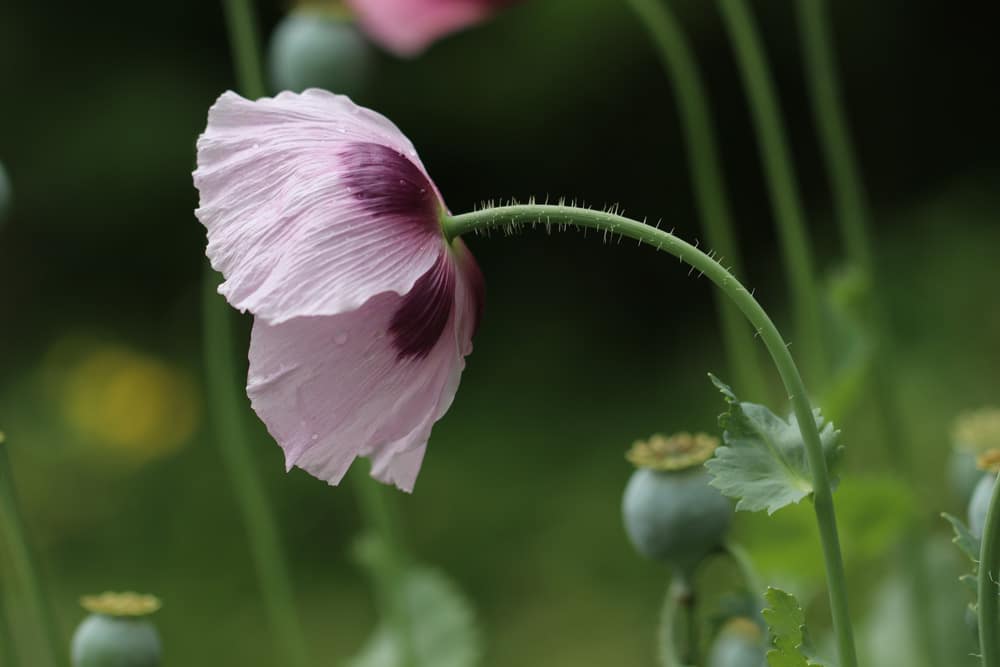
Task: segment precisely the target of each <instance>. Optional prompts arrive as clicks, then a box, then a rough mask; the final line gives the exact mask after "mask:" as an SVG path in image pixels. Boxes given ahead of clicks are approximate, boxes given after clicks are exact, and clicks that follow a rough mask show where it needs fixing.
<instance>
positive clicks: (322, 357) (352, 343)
mask: <svg viewBox="0 0 1000 667" xmlns="http://www.w3.org/2000/svg"><path fill="white" fill-rule="evenodd" d="M466 252H467V251H466ZM463 261H472V262H473V263H474V260H472V259H471V255H469V256H468V259H467V260H461V259H460V258H459V260H456V258H455V255H453V253H452V252H451V251H442V254H441V255H440V256H439V258H438V261H437V262H436V263H435V265H434V267H432V268H431V269H430V270H429V271H428V272H427V274H425V275H424V276H421V277H420V279H419V280H418V281H417V284H416V286H415V287H414V289H413V290H412V291H411V292H410V293H408V294H406V295H404V296H400V295H397V294H394V293H386V294H381V295H379V296H376V297H375V298H373V299H371V300H370V301H368V302H367V303H365V304H364V305H363V306H362V307H361V308H359V309H357V310H355V311H352V312H347V313H342V314H339V315H332V316H325V317H302V318H296V319H293V320H289V321H287V322H284V323H281V324H271V323H269V322H266V321H264V320H261V319H259V318H258V319H255V321H254V327H253V334H252V337H251V343H250V373H249V379H248V382H247V393H248V395H249V396H250V400H251V403H252V404H253V408H254V410H255V411H256V412H257V414H258V415H259V416H260V417H261V419H262V420H263V421H264V423H265V424H266V425H267V428H268V430H269V432H270V433H271V435H272V436H273V437H274V438H275V440H277V442H278V444H279V445H281V447H282V448H283V449H284V450H285V458H286V464H287V466H288V467H289V468H291V467H292V466H297V467H300V468H303V469H305V470H306V471H308V472H309V473H311V474H312V475H314V476H316V477H319V478H321V479H324V480H326V481H327V482H329V483H331V484H336V483H338V482H339V481H340V479H341V478H342V477H343V475H344V474H345V473H346V471H347V469H348V468H349V467H350V465H351V462H352V461H353V460H354V458H355V457H357V456H368V457H370V458H371V459H372V476H374V477H375V478H377V479H380V480H382V481H384V482H387V483H392V484H395V485H396V486H398V487H399V488H401V489H403V490H406V491H410V490H412V488H413V484H414V481H415V479H416V476H417V472H418V471H419V469H420V464H421V461H422V460H423V454H424V450H425V448H426V445H427V440H428V439H429V437H430V433H431V429H432V428H433V426H434V423H435V422H436V421H437V420H438V419H440V418H441V417H442V416H443V415H444V413H445V412H446V411H447V410H448V408H449V406H450V405H451V402H452V400H453V399H454V396H455V392H456V390H457V389H458V382H459V379H460V377H461V373H462V370H463V368H464V367H465V359H464V357H465V355H466V354H468V352H469V351H471V342H470V341H469V340H468V338H467V336H471V331H472V325H471V324H470V323H469V320H470V319H471V318H472V317H474V315H473V314H472V313H474V312H475V308H477V307H478V306H477V305H476V297H474V296H470V295H471V291H470V289H469V286H468V284H469V280H468V277H467V276H468V269H467V268H465V269H463V268H462V266H463ZM456 262H457V263H456ZM448 276H450V277H448ZM418 296H419V298H420V299H421V300H422V308H423V310H422V311H420V312H417V305H415V304H414V302H413V299H416V298H418ZM442 308H443V309H444V310H445V311H446V313H447V317H446V319H445V321H444V322H443V323H441V326H440V327H438V326H437V325H433V329H434V330H436V335H433V336H432V335H431V333H430V332H429V331H428V330H427V329H426V327H425V328H419V327H418V328H417V329H412V330H408V331H402V332H401V331H400V330H399V329H398V328H396V329H394V328H393V325H394V322H395V323H397V324H398V322H399V317H400V313H402V312H407V310H408V309H409V312H410V313H411V315H414V316H415V317H416V319H417V321H419V322H424V323H427V322H431V321H433V320H434V319H435V318H436V317H439V316H440V312H441V310H442Z"/></svg>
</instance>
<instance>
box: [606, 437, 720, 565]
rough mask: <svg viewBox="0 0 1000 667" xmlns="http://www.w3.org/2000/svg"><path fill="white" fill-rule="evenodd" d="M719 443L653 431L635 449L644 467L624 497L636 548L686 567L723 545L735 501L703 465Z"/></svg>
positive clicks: (631, 456)
mask: <svg viewBox="0 0 1000 667" xmlns="http://www.w3.org/2000/svg"><path fill="white" fill-rule="evenodd" d="M717 446H718V440H716V439H715V438H712V437H710V436H707V435H704V434H698V435H694V436H692V435H690V434H688V433H679V434H677V435H674V436H671V437H669V438H664V437H663V436H653V437H652V438H650V439H649V440H648V441H640V442H637V443H635V445H633V447H632V449H631V450H630V451H629V454H628V459H629V460H630V461H632V463H634V464H635V465H637V466H639V469H638V470H636V471H635V472H634V473H632V477H631V478H630V479H629V482H628V486H626V488H625V496H624V499H623V502H622V515H623V517H624V520H625V531H626V533H628V537H629V540H630V541H631V542H632V544H633V545H634V546H635V548H636V550H637V551H638V552H639V553H641V554H642V555H643V556H646V557H647V558H651V559H654V560H660V561H663V562H665V563H668V564H669V565H671V566H674V567H677V568H680V569H681V570H684V571H690V570H692V569H693V568H694V567H695V566H696V565H697V564H698V562H699V561H701V559H702V558H704V557H705V556H707V555H708V554H709V553H711V552H712V551H714V550H715V549H717V548H718V547H720V546H722V543H723V541H724V539H725V536H726V533H727V532H728V531H729V525H730V523H731V522H732V516H733V508H732V504H731V503H730V501H729V500H728V499H726V498H725V497H724V496H723V495H722V494H721V493H720V492H719V491H718V490H717V489H715V488H714V487H712V486H709V482H710V481H711V476H710V475H709V473H708V471H707V470H705V468H704V466H703V464H704V462H705V461H706V460H707V459H709V458H710V457H711V456H712V454H713V453H714V451H715V448H716V447H717Z"/></svg>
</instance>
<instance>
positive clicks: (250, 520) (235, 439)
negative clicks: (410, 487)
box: [202, 0, 310, 667]
mask: <svg viewBox="0 0 1000 667" xmlns="http://www.w3.org/2000/svg"><path fill="white" fill-rule="evenodd" d="M223 5H224V8H225V12H226V25H227V28H228V30H229V39H230V44H231V47H232V51H233V61H234V63H235V66H236V72H237V81H238V84H239V89H240V91H241V92H242V93H243V94H244V95H246V96H247V97H250V98H257V97H261V96H262V95H264V94H265V86H264V76H263V73H262V72H263V68H262V67H261V60H260V48H259V46H258V43H257V26H256V20H255V17H254V13H253V8H252V7H251V3H250V1H249V0H225V1H224V3H223ZM218 284H219V277H218V275H217V274H216V273H215V272H214V271H212V270H211V268H210V267H207V266H206V268H205V275H204V291H203V295H202V318H203V327H204V346H205V383H206V388H207V391H208V399H209V406H210V407H211V413H210V414H211V415H212V416H213V417H214V422H215V430H216V438H217V440H218V441H219V446H220V449H221V451H222V455H223V461H224V463H225V465H226V468H227V470H228V472H229V477H230V480H231V482H232V484H233V489H234V491H235V493H236V498H237V501H238V503H239V505H240V509H241V511H242V514H243V522H244V524H245V526H246V530H247V537H248V538H249V540H250V549H251V553H252V556H253V560H254V565H255V567H256V569H257V578H258V581H259V583H260V587H261V592H262V594H263V596H264V601H265V606H266V608H267V613H268V621H269V623H270V625H271V627H272V628H273V629H274V640H275V643H276V648H277V651H278V653H279V655H280V656H281V658H282V664H286V665H289V666H290V667H306V666H307V665H309V662H310V661H309V654H308V651H307V650H306V642H305V637H304V635H303V633H302V628H301V625H300V624H299V618H298V613H297V612H296V609H295V596H294V593H293V588H292V579H291V575H290V574H289V569H288V563H287V562H286V559H285V554H284V551H283V549H282V546H281V539H280V537H279V534H278V529H277V523H276V521H275V518H274V515H273V514H272V512H271V507H270V505H269V504H268V501H267V498H266V496H265V493H264V488H263V486H262V484H261V482H260V479H259V477H258V476H257V473H256V471H255V470H254V467H253V459H252V458H251V456H250V452H249V450H248V449H247V447H248V444H249V440H248V438H247V434H246V428H245V426H246V425H245V423H244V421H243V419H244V414H245V412H246V407H245V405H244V399H243V396H242V393H241V392H239V391H237V389H236V388H237V387H238V386H239V385H238V384H237V371H236V365H235V362H234V360H235V355H234V350H233V345H232V337H233V330H232V321H231V314H230V311H229V308H228V306H227V305H226V303H225V301H223V300H222V298H220V297H219V296H218V294H217V293H216V292H217V289H216V288H217V286H218Z"/></svg>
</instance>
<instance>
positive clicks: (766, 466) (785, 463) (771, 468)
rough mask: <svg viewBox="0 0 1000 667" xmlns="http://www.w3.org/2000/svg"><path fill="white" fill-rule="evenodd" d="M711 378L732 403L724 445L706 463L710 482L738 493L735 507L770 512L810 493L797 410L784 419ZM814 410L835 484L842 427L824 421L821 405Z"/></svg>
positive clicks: (721, 420)
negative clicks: (747, 400)
mask: <svg viewBox="0 0 1000 667" xmlns="http://www.w3.org/2000/svg"><path fill="white" fill-rule="evenodd" d="M709 377H710V378H711V379H712V382H713V383H714V384H715V386H716V387H718V388H719V390H720V391H721V392H722V395H723V396H724V397H725V398H726V402H727V403H729V410H728V411H727V412H724V413H723V414H722V415H720V416H719V425H720V426H722V428H723V429H724V431H723V434H722V438H723V441H724V442H725V446H724V447H719V448H718V449H717V450H716V451H715V457H714V458H712V459H709V460H708V461H707V462H706V463H705V467H707V468H708V469H709V471H710V472H711V473H712V476H713V478H714V479H713V480H712V486H714V487H715V488H717V489H719V490H720V491H721V492H722V493H723V494H725V495H727V496H729V497H731V498H738V499H739V502H738V503H737V504H736V509H738V510H747V511H751V512H757V511H760V510H767V513H768V514H774V513H775V512H776V511H778V510H779V509H781V508H782V507H786V506H788V505H792V504H795V503H797V502H799V501H800V500H802V499H803V498H805V497H806V496H808V495H809V494H811V493H812V492H813V486H812V475H811V474H810V471H809V463H808V461H807V459H806V449H805V443H804V442H803V441H802V435H801V433H800V432H799V425H798V422H797V421H796V419H795V417H794V415H793V416H791V417H790V418H789V419H787V420H784V419H782V418H780V417H778V416H777V415H775V414H774V413H773V412H771V410H769V409H768V408H767V407H765V406H763V405H757V404H756V403H746V402H743V401H740V400H739V399H738V398H737V397H736V394H735V393H733V390H732V389H730V388H729V386H728V385H726V384H725V383H723V382H722V381H720V380H719V379H718V378H716V377H715V376H713V375H709ZM813 415H814V419H815V420H816V427H817V428H818V429H819V432H820V439H821V441H822V443H823V453H824V455H825V456H826V464H827V467H828V468H829V469H830V470H831V479H832V480H833V481H834V483H836V477H835V476H833V473H832V471H833V469H834V467H835V466H836V463H837V461H838V459H839V458H840V454H841V452H842V451H843V447H841V446H840V445H838V444H837V440H838V438H839V436H840V432H839V431H837V430H836V429H834V427H833V424H831V423H828V422H825V421H824V419H823V418H822V416H821V415H820V413H819V410H815V411H814V412H813Z"/></svg>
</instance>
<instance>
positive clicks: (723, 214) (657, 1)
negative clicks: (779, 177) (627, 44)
mask: <svg viewBox="0 0 1000 667" xmlns="http://www.w3.org/2000/svg"><path fill="white" fill-rule="evenodd" d="M629 4H630V5H631V6H632V9H633V10H634V11H635V13H636V14H637V15H638V17H639V19H640V21H641V22H642V24H643V26H645V28H646V29H647V30H648V31H649V34H650V37H651V38H652V40H653V43H654V45H655V46H656V50H657V53H658V54H659V56H660V61H661V62H662V64H663V67H664V68H665V69H666V70H667V73H668V75H669V76H668V80H669V81H670V83H671V84H672V86H673V89H674V95H676V97H677V105H678V110H679V111H680V120H681V123H682V125H683V128H684V139H685V141H686V142H687V157H688V165H689V167H690V171H691V178H692V185H693V186H694V192H695V200H696V203H697V206H698V211H699V214H700V217H701V224H702V228H703V229H704V232H705V240H706V241H708V244H709V246H710V247H711V248H712V250H714V251H715V253H716V255H717V256H718V257H719V259H720V261H723V262H725V263H726V264H727V265H729V270H730V271H732V272H733V274H735V275H737V276H742V275H744V273H743V262H742V260H741V257H740V251H739V246H738V244H737V241H736V233H735V230H734V228H733V217H732V214H731V209H730V206H729V200H728V196H727V193H726V188H725V185H724V183H723V173H722V166H721V159H720V152H719V148H718V142H717V141H716V138H715V131H714V129H713V127H712V118H711V115H710V114H709V103H708V95H707V93H706V92H705V85H704V84H703V83H702V79H701V74H700V73H699V71H698V65H697V63H696V62H695V58H694V53H693V51H692V49H691V46H690V45H689V44H688V40H687V37H686V36H685V35H684V31H683V30H682V29H681V27H680V25H679V23H678V21H677V19H676V18H675V17H674V15H673V13H672V12H671V11H670V10H669V6H668V5H667V4H665V2H663V0H629ZM716 307H717V308H718V311H719V321H720V323H721V325H722V336H723V344H724V345H725V349H726V356H727V358H728V361H729V367H730V368H731V369H732V371H733V373H734V374H735V376H736V377H737V383H738V384H740V385H742V386H744V387H745V388H746V389H745V391H747V392H748V394H749V395H751V396H764V395H766V391H765V387H764V383H763V373H762V372H761V367H760V360H759V359H758V357H757V351H756V348H755V346H754V344H753V337H752V335H751V332H750V330H749V329H748V328H747V325H746V322H745V321H744V320H743V317H742V316H741V315H740V312H739V311H738V310H736V307H735V306H734V305H732V304H731V303H729V302H728V301H726V300H725V299H724V298H723V297H722V296H721V295H716Z"/></svg>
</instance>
